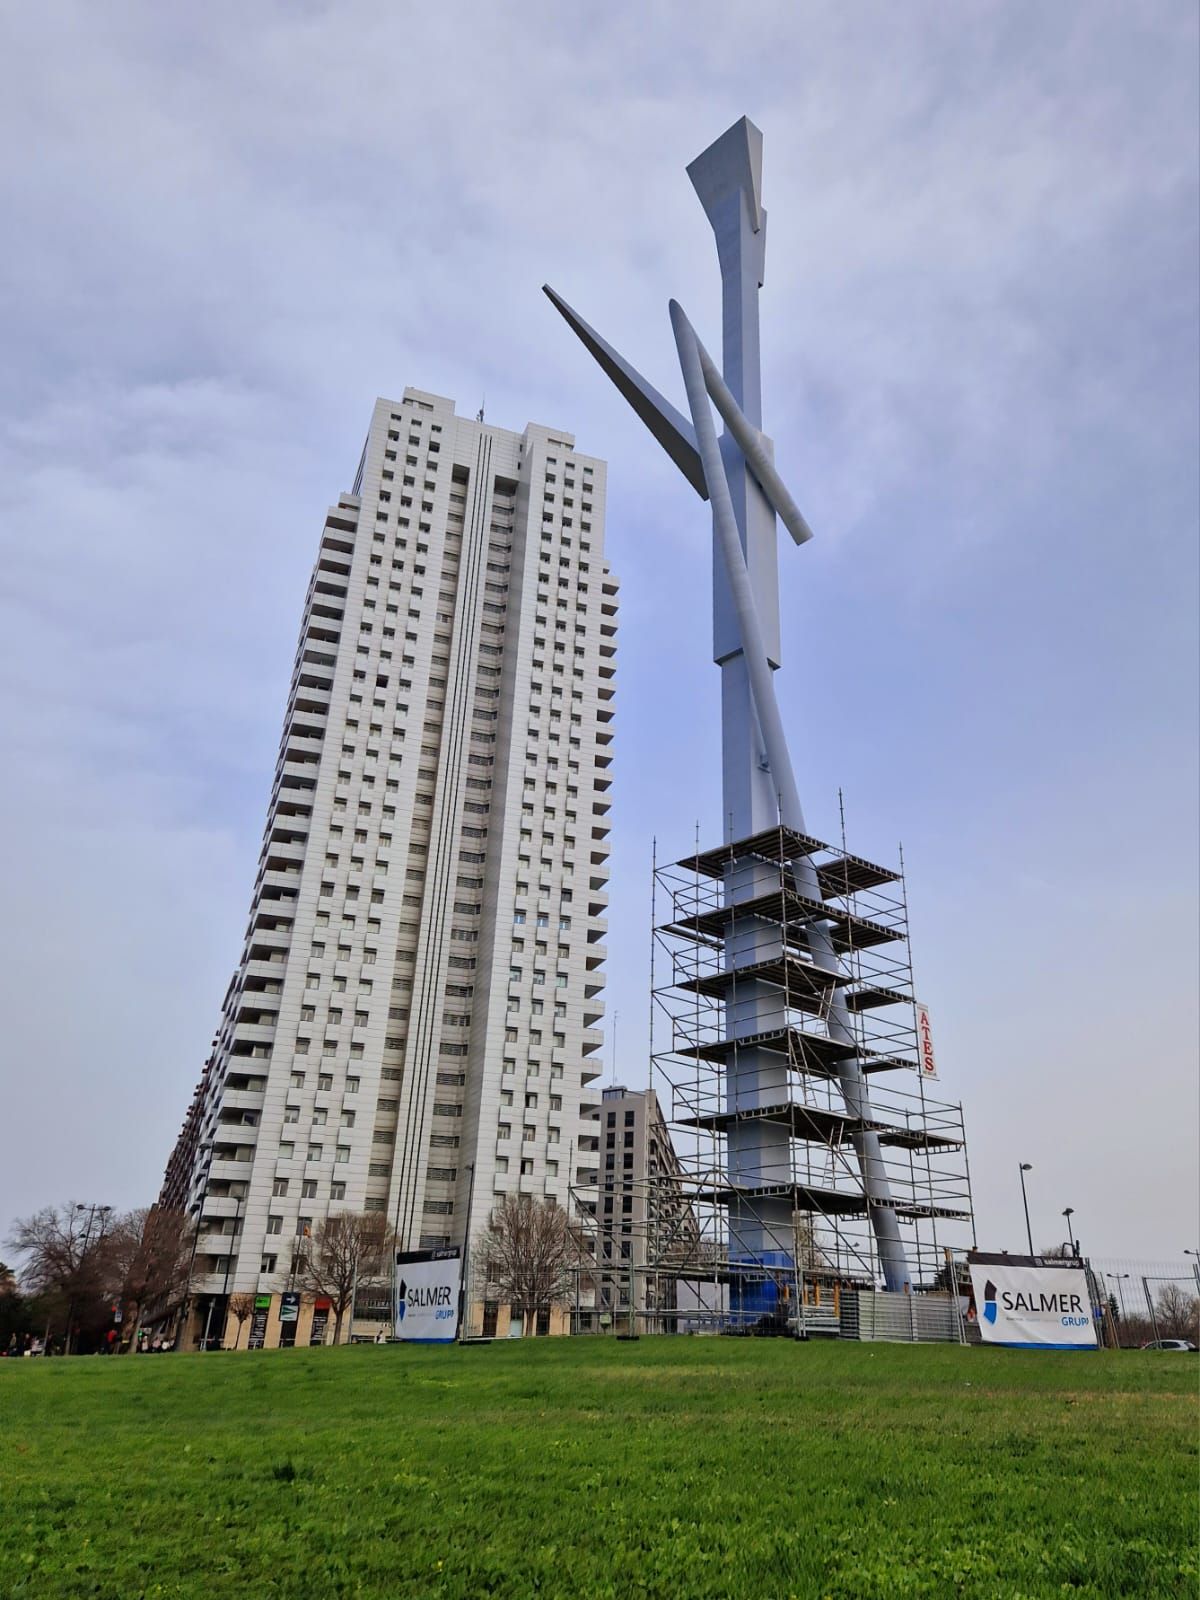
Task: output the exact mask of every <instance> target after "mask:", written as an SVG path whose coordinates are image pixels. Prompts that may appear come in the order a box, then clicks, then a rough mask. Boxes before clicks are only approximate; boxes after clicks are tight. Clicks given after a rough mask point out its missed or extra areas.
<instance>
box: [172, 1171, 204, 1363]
mask: <svg viewBox="0 0 1200 1600" xmlns="http://www.w3.org/2000/svg"><path fill="white" fill-rule="evenodd" d="M196 1155H197V1157H199V1156H205V1157H206V1158H207V1159H206V1160H205V1163H204V1187H203V1189H201V1191H200V1203H199V1205H198V1206H197V1208H196V1226H195V1227H194V1228H193V1230H192V1253H191V1256H190V1257H189V1258H188V1270H187V1290H186V1292H185V1294H184V1297H183V1304H182V1306H181V1307H180V1308H179V1327H178V1329H177V1330H176V1333H175V1343H174V1345H173V1346H172V1348H173V1349H175V1350H178V1349H179V1347H180V1345H181V1344H182V1343H183V1336H184V1333H185V1332H186V1331H187V1322H188V1318H189V1317H190V1316H191V1313H192V1275H193V1273H194V1271H195V1267H196V1246H197V1245H198V1244H199V1243H200V1224H201V1223H202V1222H203V1220H204V1204H205V1201H206V1200H207V1199H208V1181H209V1177H210V1175H211V1173H212V1155H213V1147H212V1141H211V1140H209V1142H208V1143H207V1144H202V1145H199V1146H198V1147H197V1149H196Z"/></svg>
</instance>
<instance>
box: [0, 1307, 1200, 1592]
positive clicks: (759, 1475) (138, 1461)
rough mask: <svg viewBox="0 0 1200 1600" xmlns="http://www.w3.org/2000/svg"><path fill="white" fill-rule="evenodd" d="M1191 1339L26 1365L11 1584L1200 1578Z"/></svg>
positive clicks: (3, 1587)
mask: <svg viewBox="0 0 1200 1600" xmlns="http://www.w3.org/2000/svg"><path fill="white" fill-rule="evenodd" d="M1197 1371H1198V1369H1197V1361H1196V1358H1195V1357H1192V1358H1189V1357H1187V1356H1172V1355H1166V1354H1161V1355H1154V1354H1150V1353H1146V1354H1141V1353H1137V1352H1124V1353H1111V1354H1099V1355H1069V1354H1058V1353H1053V1352H1047V1353H1045V1354H1039V1353H1032V1352H1023V1351H1000V1350H984V1349H967V1350H963V1349H958V1348H954V1347H941V1346H934V1347H924V1348H912V1347H908V1346H901V1345H869V1344H861V1345H860V1344H825V1343H813V1344H808V1345H797V1344H794V1343H786V1342H783V1341H759V1340H730V1339H686V1338H684V1339H643V1340H642V1341H641V1342H640V1343H637V1344H624V1343H616V1342H614V1341H611V1340H604V1341H600V1340H586V1339H576V1340H566V1339H560V1340H538V1341H523V1342H516V1341H512V1342H506V1343H500V1344H494V1345H491V1346H487V1347H480V1348H475V1349H448V1350H439V1349H429V1348H415V1347H414V1348H404V1347H399V1346H387V1347H380V1348H374V1347H371V1346H360V1347H356V1348H353V1349H345V1350H294V1351H273V1352H271V1351H268V1352H262V1353H258V1354H242V1355H232V1354H214V1355H210V1356H197V1355H180V1356H160V1357H135V1358H125V1359H103V1358H86V1359H85V1358H80V1359H78V1360H70V1361H61V1360H60V1361H4V1362H0V1596H3V1600H10V1597H12V1596H33V1597H37V1600H51V1597H55V1596H60V1595H72V1596H74V1595H93V1596H106V1597H107V1596H113V1597H114V1600H115V1597H118V1596H119V1597H121V1600H132V1597H135V1596H143V1595H144V1596H185V1595H186V1596H193V1595H194V1596H204V1597H211V1600H223V1597H225V1596H230V1597H232V1596H237V1597H238V1600H257V1597H260V1596H280V1595H286V1596H309V1597H313V1600H324V1597H326V1596H372V1597H375V1596H378V1597H381V1600H392V1597H400V1596H436V1597H444V1596H456V1597H471V1600H474V1597H475V1596H485V1595H503V1596H527V1595H537V1596H551V1595H553V1596H558V1595H562V1596H573V1597H578V1600H600V1597H606V1596H612V1597H620V1600H626V1597H629V1596H662V1597H671V1600H676V1597H685V1600H686V1597H692V1596H730V1597H743V1596H744V1597H758V1596H762V1597H769V1600H784V1597H787V1596H809V1595H813V1596H845V1597H848V1600H849V1597H853V1600H875V1597H878V1600H892V1597H894V1596H904V1595H980V1596H987V1597H989V1600H994V1597H1012V1596H1034V1595H1051V1594H1053V1595H1062V1594H1064V1593H1075V1594H1080V1595H1111V1596H1126V1595H1154V1596H1163V1597H1165V1596H1172V1595H1180V1596H1184V1595H1186V1596H1188V1597H1192V1596H1194V1595H1195V1594H1196V1592H1197V1576H1196V1573H1197V1565H1196V1519H1197V1426H1196V1424H1197V1416H1196V1411H1197V1407H1196V1382H1197Z"/></svg>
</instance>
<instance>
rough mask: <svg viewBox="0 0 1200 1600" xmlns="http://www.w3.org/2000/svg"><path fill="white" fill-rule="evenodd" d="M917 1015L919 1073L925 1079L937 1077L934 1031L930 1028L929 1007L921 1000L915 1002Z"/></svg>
mask: <svg viewBox="0 0 1200 1600" xmlns="http://www.w3.org/2000/svg"><path fill="white" fill-rule="evenodd" d="M913 1007H914V1010H915V1011H916V1013H917V1071H918V1072H919V1073H920V1074H921V1076H922V1077H923V1078H936V1077H937V1061H936V1060H935V1059H934V1054H933V1031H932V1029H931V1028H930V1026H929V1007H928V1006H923V1005H922V1004H921V1002H920V1001H919V1000H916V1001H914V1002H913Z"/></svg>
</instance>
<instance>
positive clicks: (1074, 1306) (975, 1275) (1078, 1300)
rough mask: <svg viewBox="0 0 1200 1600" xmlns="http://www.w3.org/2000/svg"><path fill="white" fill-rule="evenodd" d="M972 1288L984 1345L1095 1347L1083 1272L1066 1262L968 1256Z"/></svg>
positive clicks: (1057, 1347) (1068, 1348) (1060, 1347)
mask: <svg viewBox="0 0 1200 1600" xmlns="http://www.w3.org/2000/svg"><path fill="white" fill-rule="evenodd" d="M970 1268H971V1287H972V1289H973V1290H974V1298H975V1311H976V1315H977V1316H978V1319H979V1331H980V1333H981V1334H982V1336H983V1342H984V1343H985V1344H1007V1345H1024V1346H1033V1347H1040V1348H1042V1349H1057V1350H1094V1349H1095V1348H1096V1326H1095V1323H1094V1322H1093V1321H1092V1307H1091V1304H1090V1300H1091V1296H1090V1294H1089V1291H1088V1278H1087V1273H1086V1272H1085V1271H1084V1270H1083V1268H1082V1266H1078V1267H1075V1266H1067V1265H1066V1264H1065V1263H1057V1262H1056V1263H1049V1262H1047V1263H1046V1264H1045V1265H1041V1264H1040V1263H1039V1262H1037V1261H1036V1260H1031V1259H1030V1258H1029V1257H1024V1258H1022V1264H1021V1265H1014V1264H1012V1263H1011V1262H1008V1261H1005V1260H1004V1259H1003V1258H1001V1259H999V1260H997V1258H996V1257H994V1256H992V1257H990V1258H985V1259H984V1260H982V1261H977V1260H972V1261H971V1262H970Z"/></svg>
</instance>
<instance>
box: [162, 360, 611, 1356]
mask: <svg viewBox="0 0 1200 1600" xmlns="http://www.w3.org/2000/svg"><path fill="white" fill-rule="evenodd" d="M604 500H605V466H604V463H603V462H602V461H599V460H597V459H596V458H594V457H590V456H584V455H582V454H581V453H580V452H579V451H577V450H576V448H575V443H574V439H573V437H572V436H571V435H570V434H567V433H564V432H562V431H561V430H556V429H552V428H545V427H541V426H536V425H532V424H531V425H530V426H529V427H527V428H526V429H525V430H524V432H523V433H520V434H518V433H513V432H509V431H507V430H504V429H501V428H496V427H493V426H491V425H487V424H485V423H484V422H483V421H482V418H480V419H479V420H468V419H466V418H462V417H459V416H456V414H455V410H454V405H453V402H451V401H449V400H446V399H443V398H441V397H439V396H436V395H432V394H426V393H424V392H422V391H419V390H415V389H406V390H405V391H404V396H403V399H402V400H400V401H399V402H397V401H391V400H383V399H381V400H379V401H377V402H376V405H375V410H374V414H373V417H372V420H371V426H370V431H369V434H368V437H367V441H366V444H365V447H364V450H363V456H362V461H361V464H360V467H359V472H358V476H357V479H356V482H355V486H354V491H353V493H351V494H346V495H342V496H341V497H340V498H339V500H338V502H337V504H336V505H334V506H332V507H331V508H330V510H329V512H328V514H327V516H326V518H325V522H324V526H323V528H322V531H321V536H320V545H319V550H318V556H317V561H316V565H315V567H314V570H313V575H312V579H311V582H310V584H309V589H308V594H307V596H306V600H305V605H304V612H303V618H302V624H301V630H300V640H299V644H298V647H297V652H296V658H295V666H294V671H293V675H292V681H291V688H290V694H289V699H288V706H287V713H286V717H285V722H284V730H283V737H282V740H281V744H280V749H279V757H278V762H277V765H276V769H275V776H274V784H273V787H272V791H271V798H270V804H269V807H268V814H267V823H266V829H265V832H264V838H263V846H262V852H261V855H260V859H259V868H258V875H257V878H256V881H255V885H254V890H253V895H252V900H251V908H250V916H249V921H248V926H247V931H246V937H245V942H244V945H243V949H242V952H241V958H240V960H239V963H238V966H237V970H236V972H235V974H234V977H233V979H232V980H231V983H230V985H229V989H228V991H227V993H226V996H225V1001H224V1005H223V1007H222V1012H221V1020H220V1025H219V1029H218V1032H217V1035H216V1038H215V1040H214V1043H213V1047H212V1051H211V1054H210V1056H209V1058H208V1061H207V1063H206V1065H205V1068H204V1072H203V1075H202V1078H201V1081H200V1084H199V1086H198V1088H197V1089H196V1092H195V1094H194V1096H193V1100H192V1103H191V1105H190V1107H189V1110H188V1114H187V1118H186V1120H185V1123H184V1127H183V1130H182V1132H181V1134H180V1137H179V1141H178V1143H177V1146H176V1149H175V1151H174V1153H173V1155H172V1157H171V1160H170V1163H169V1165H168V1168H167V1175H166V1179H165V1181H164V1186H163V1193H162V1197H161V1198H162V1200H163V1201H164V1203H167V1204H174V1205H181V1206H184V1207H186V1208H187V1209H188V1210H189V1211H190V1212H191V1213H192V1215H193V1216H194V1217H195V1218H196V1219H197V1223H198V1232H197V1244H196V1255H195V1261H194V1271H193V1275H192V1283H191V1291H190V1304H189V1312H190V1319H189V1323H188V1329H187V1333H186V1335H185V1338H186V1339H187V1340H192V1341H194V1339H195V1338H196V1337H198V1335H199V1333H200V1331H201V1330H202V1327H203V1326H204V1325H205V1323H206V1322H207V1324H208V1326H209V1327H210V1328H212V1326H213V1324H214V1322H216V1323H218V1324H220V1325H223V1324H224V1320H225V1311H226V1308H227V1304H228V1298H229V1296H230V1295H231V1294H232V1293H234V1292H240V1293H247V1292H252V1293H254V1294H256V1295H258V1296H259V1297H260V1301H261V1302H262V1303H263V1304H264V1305H266V1303H267V1301H268V1297H269V1314H268V1315H267V1316H265V1317H264V1318H263V1321H264V1323H265V1325H266V1326H267V1327H268V1328H270V1329H276V1328H277V1326H278V1309H279V1302H280V1298H281V1296H283V1295H285V1294H287V1295H289V1297H290V1296H291V1295H292V1294H293V1293H294V1292H295V1290H296V1289H297V1288H298V1286H299V1284H298V1280H297V1275H296V1269H295V1261H296V1259H297V1253H298V1250H302V1249H303V1248H304V1240H305V1239H306V1238H307V1237H309V1236H311V1235H312V1234H313V1233H315V1231H316V1228H317V1227H318V1225H319V1223H320V1221H321V1219H322V1218H323V1217H324V1216H326V1215H327V1214H328V1213H329V1212H330V1210H331V1209H332V1210H337V1209H346V1210H350V1211H374V1212H382V1213H384V1214H385V1215H386V1217H387V1220H388V1223H389V1224H390V1225H391V1226H393V1227H394V1228H395V1231H396V1235H397V1239H398V1241H399V1245H400V1248H401V1249H422V1248H439V1247H444V1246H447V1245H459V1246H462V1245H465V1244H466V1243H467V1241H468V1239H469V1238H470V1237H473V1236H475V1235H476V1234H477V1233H478V1232H479V1230H480V1229H481V1227H482V1226H483V1224H484V1222H485V1220H486V1217H487V1214H488V1211H489V1209H490V1208H491V1206H492V1204H493V1202H494V1198H495V1197H496V1196H498V1195H500V1194H504V1193H509V1192H517V1191H523V1192H527V1193H530V1194H533V1195H535V1196H538V1197H543V1196H545V1197H550V1198H552V1199H553V1200H554V1201H555V1202H556V1203H557V1204H561V1205H564V1206H566V1205H568V1204H569V1203H570V1193H571V1186H572V1183H573V1179H574V1174H573V1173H572V1171H571V1162H572V1159H573V1157H574V1158H576V1159H577V1157H578V1151H579V1147H580V1140H581V1137H582V1136H583V1133H584V1130H585V1128H587V1129H588V1130H589V1131H590V1130H593V1129H594V1124H593V1123H592V1122H591V1118H592V1117H593V1115H594V1113H595V1110H596V1106H597V1100H596V1097H595V1095H594V1092H593V1091H592V1090H591V1088H590V1085H591V1084H592V1083H593V1081H594V1080H595V1079H596V1077H597V1076H598V1074H599V1064H598V1055H597V1052H598V1050H599V1048H600V1045H601V1042H602V1034H601V1032H600V1027H599V1024H600V1021H601V1017H602V1009H603V1007H602V1000H601V993H602V990H603V986H604V977H603V970H602V968H603V963H604V960H605V953H606V952H605V947H604V942H603V940H604V933H605V926H606V924H605V910H606V906H607V894H606V886H607V881H608V864H607V863H608V846H607V835H608V831H609V804H610V797H609V790H610V784H611V767H610V763H611V755H612V752H611V741H612V736H613V734H612V719H613V695H614V673H615V650H616V642H615V641H616V626H617V584H616V581H615V579H614V578H613V575H612V574H611V572H610V571H609V569H608V567H607V565H606V564H605V560H604V548H603V540H604ZM310 1315H311V1310H310V1311H309V1312H307V1313H306V1316H305V1323H304V1325H302V1326H301V1327H300V1328H299V1329H298V1330H297V1335H298V1337H299V1338H300V1339H301V1340H304V1339H305V1337H306V1334H307V1330H308V1318H309V1316H310ZM230 1330H232V1324H230ZM229 1342H232V1334H230V1338H229ZM267 1342H268V1343H271V1342H277V1341H276V1340H273V1339H272V1338H271V1337H270V1335H268V1338H267Z"/></svg>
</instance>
